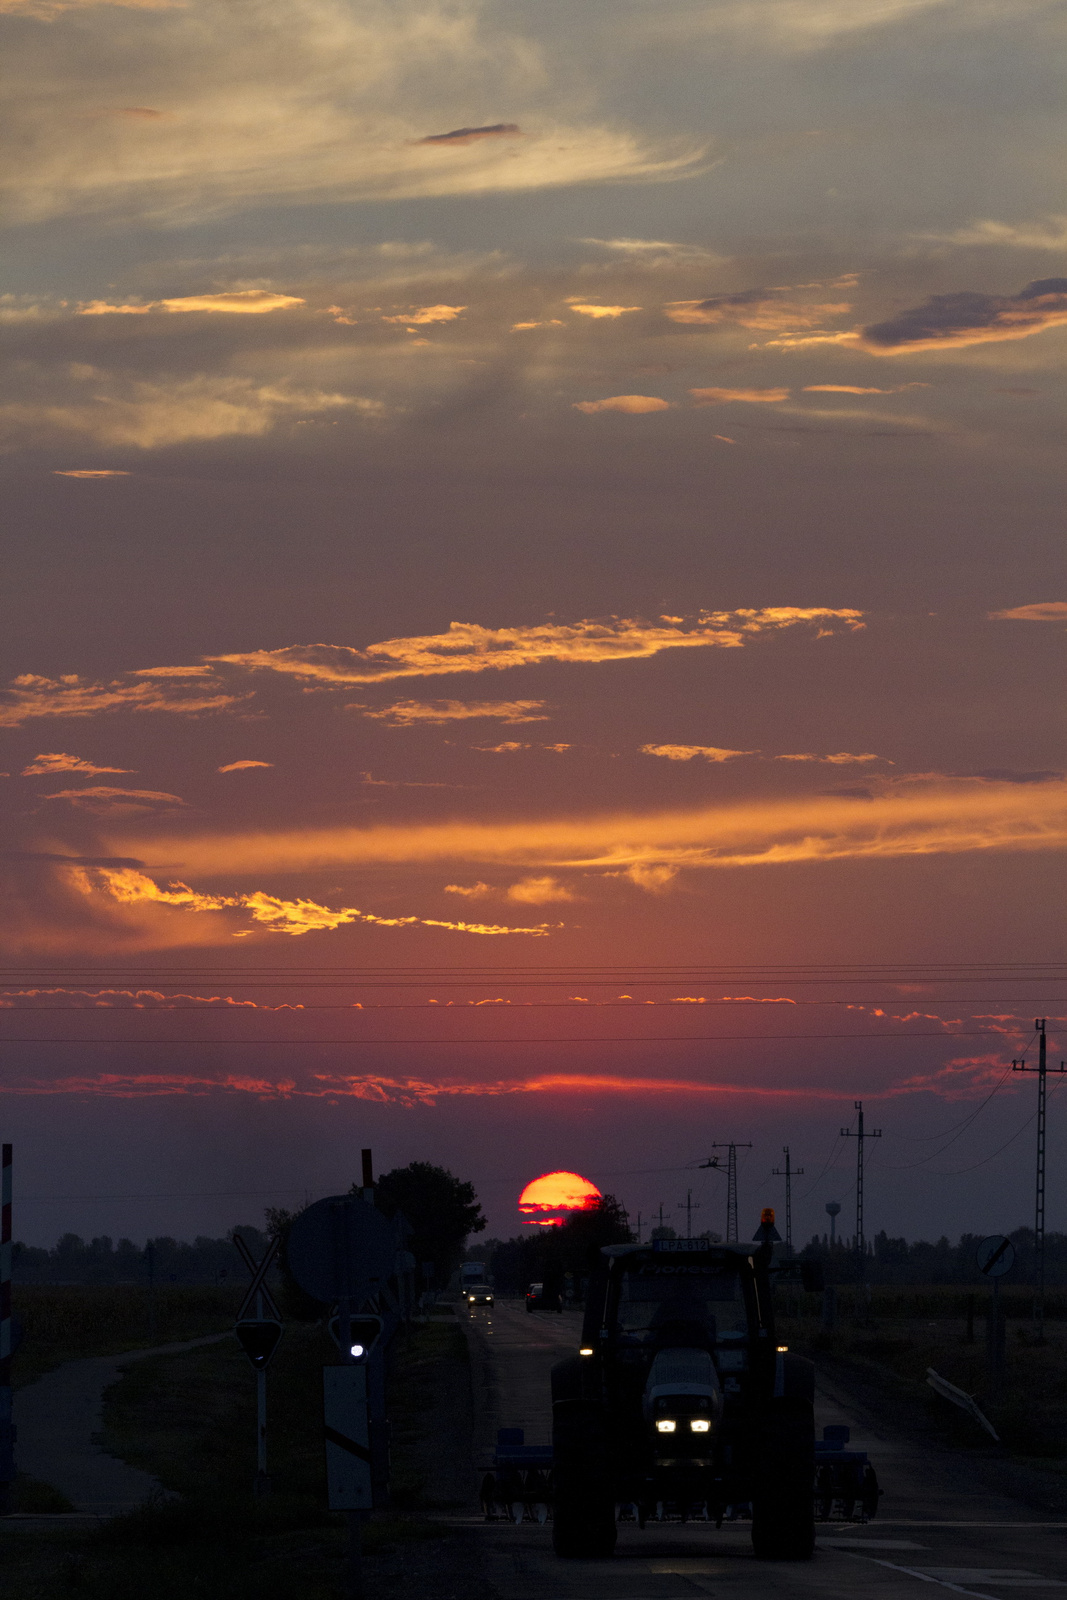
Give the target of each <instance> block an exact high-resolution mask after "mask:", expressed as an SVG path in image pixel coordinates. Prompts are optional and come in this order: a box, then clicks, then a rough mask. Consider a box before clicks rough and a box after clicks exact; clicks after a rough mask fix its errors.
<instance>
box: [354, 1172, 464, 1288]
mask: <svg viewBox="0 0 1067 1600" xmlns="http://www.w3.org/2000/svg"><path fill="white" fill-rule="evenodd" d="M358 1188H359V1185H358V1184H353V1185H352V1192H353V1193H356V1192H357V1190H358ZM374 1200H375V1204H376V1205H377V1206H378V1209H379V1210H380V1211H382V1212H384V1214H385V1215H386V1216H387V1217H392V1216H395V1215H396V1213H397V1212H398V1211H401V1212H403V1214H404V1216H405V1217H406V1218H407V1220H408V1221H409V1222H410V1224H411V1228H412V1233H411V1237H410V1238H409V1239H408V1241H407V1248H408V1249H409V1250H410V1251H411V1253H412V1255H413V1256H414V1257H415V1260H416V1261H418V1262H419V1263H420V1264H421V1263H422V1262H423V1261H432V1262H433V1268H434V1277H435V1280H436V1282H437V1283H438V1284H442V1285H443V1284H445V1283H447V1282H448V1280H449V1278H450V1277H451V1276H452V1273H453V1272H454V1271H455V1269H456V1267H457V1266H458V1265H459V1262H460V1260H461V1258H462V1256H463V1250H464V1246H465V1245H466V1242H467V1238H468V1236H469V1235H470V1234H472V1233H481V1231H482V1229H483V1228H484V1227H485V1218H484V1217H483V1216H482V1208H481V1206H480V1205H479V1203H478V1196H477V1194H476V1193H475V1191H474V1185H473V1184H472V1183H464V1182H463V1181H462V1180H461V1179H460V1178H457V1177H455V1176H454V1174H453V1173H451V1172H449V1171H448V1170H447V1168H445V1167H435V1166H433V1165H432V1164H431V1163H430V1162H429V1161H412V1162H411V1164H410V1165H409V1166H406V1167H394V1169H393V1171H392V1172H386V1173H383V1174H382V1176H381V1177H380V1178H379V1179H378V1182H377V1183H376V1184H375V1187H374Z"/></svg>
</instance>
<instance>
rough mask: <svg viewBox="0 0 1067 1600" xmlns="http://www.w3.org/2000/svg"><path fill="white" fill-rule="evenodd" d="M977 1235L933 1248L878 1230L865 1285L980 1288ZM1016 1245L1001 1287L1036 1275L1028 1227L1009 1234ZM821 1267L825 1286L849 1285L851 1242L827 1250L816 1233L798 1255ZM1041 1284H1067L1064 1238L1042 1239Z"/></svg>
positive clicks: (854, 1272)
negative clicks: (973, 1285)
mask: <svg viewBox="0 0 1067 1600" xmlns="http://www.w3.org/2000/svg"><path fill="white" fill-rule="evenodd" d="M986 1237H987V1235H985V1234H981V1233H964V1234H962V1235H961V1236H960V1238H959V1240H958V1241H957V1242H956V1243H955V1244H953V1243H952V1242H951V1241H950V1240H949V1239H948V1237H947V1236H946V1235H944V1234H942V1236H941V1238H940V1239H936V1240H934V1241H933V1242H932V1243H931V1242H930V1241H928V1240H926V1239H913V1240H912V1241H911V1242H910V1243H909V1241H908V1240H907V1239H894V1238H891V1237H890V1236H889V1234H888V1233H886V1232H885V1230H884V1229H883V1231H882V1232H881V1233H877V1234H875V1236H874V1238H873V1239H870V1240H868V1242H867V1250H866V1256H865V1260H864V1262H863V1273H862V1276H863V1278H864V1279H865V1281H866V1282H867V1283H871V1284H875V1283H885V1284H909V1283H914V1284H935V1283H939V1284H948V1283H982V1282H985V1281H986V1280H985V1279H984V1278H983V1276H982V1274H981V1273H980V1272H979V1270H978V1266H977V1263H976V1262H975V1251H976V1250H977V1248H978V1246H979V1244H980V1243H981V1242H982V1240H983V1238H986ZM1008 1238H1009V1239H1010V1240H1011V1242H1012V1244H1013V1245H1014V1246H1015V1265H1014V1267H1013V1268H1012V1270H1011V1273H1010V1274H1009V1276H1008V1277H1007V1278H1006V1279H1005V1280H1004V1281H1005V1283H1008V1284H1011V1283H1032V1282H1033V1281H1034V1276H1035V1260H1036V1258H1035V1251H1034V1239H1035V1234H1034V1230H1033V1228H1016V1229H1014V1230H1013V1232H1011V1233H1009V1234H1008ZM800 1253H801V1255H802V1256H808V1257H811V1258H815V1259H817V1260H820V1261H822V1262H823V1266H824V1270H825V1273H826V1278H827V1282H829V1283H851V1282H854V1281H855V1280H856V1279H857V1278H858V1277H859V1276H860V1272H859V1267H860V1263H859V1259H858V1257H857V1254H856V1250H855V1248H854V1246H853V1245H852V1243H851V1241H850V1240H847V1239H845V1240H841V1239H838V1240H837V1241H836V1243H835V1244H834V1245H833V1246H831V1245H830V1242H829V1239H828V1238H827V1236H826V1234H823V1235H822V1236H821V1237H820V1235H818V1234H816V1235H815V1236H814V1238H813V1239H811V1241H810V1242H809V1243H808V1244H806V1245H805V1246H804V1248H803V1250H802V1251H801V1252H800ZM1045 1281H1046V1282H1047V1283H1048V1284H1050V1285H1053V1284H1055V1285H1063V1284H1067V1233H1046V1234H1045Z"/></svg>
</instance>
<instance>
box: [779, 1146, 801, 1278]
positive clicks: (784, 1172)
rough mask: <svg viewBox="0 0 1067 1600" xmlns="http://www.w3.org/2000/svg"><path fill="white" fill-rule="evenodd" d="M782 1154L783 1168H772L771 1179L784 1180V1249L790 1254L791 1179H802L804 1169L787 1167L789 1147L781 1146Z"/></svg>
mask: <svg viewBox="0 0 1067 1600" xmlns="http://www.w3.org/2000/svg"><path fill="white" fill-rule="evenodd" d="M782 1154H783V1155H784V1156H785V1167H784V1169H783V1168H782V1167H773V1168H772V1169H771V1177H772V1178H784V1179H785V1247H786V1249H787V1250H788V1251H789V1252H790V1254H791V1253H792V1250H793V1179H794V1178H802V1177H803V1176H804V1168H803V1167H791V1166H790V1165H789V1146H788V1145H787V1144H784V1145H783V1146H782Z"/></svg>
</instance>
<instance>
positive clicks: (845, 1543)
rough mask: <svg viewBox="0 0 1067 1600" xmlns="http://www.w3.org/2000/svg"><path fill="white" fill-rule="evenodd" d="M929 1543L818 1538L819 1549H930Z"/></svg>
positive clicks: (901, 1540) (911, 1540) (900, 1540)
mask: <svg viewBox="0 0 1067 1600" xmlns="http://www.w3.org/2000/svg"><path fill="white" fill-rule="evenodd" d="M929 1548H930V1546H929V1545H928V1544H916V1543H915V1540H914V1539H835V1538H830V1537H829V1536H827V1537H826V1538H819V1539H817V1540H816V1549H818V1550H929Z"/></svg>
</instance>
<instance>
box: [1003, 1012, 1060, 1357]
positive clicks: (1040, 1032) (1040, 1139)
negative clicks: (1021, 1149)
mask: <svg viewBox="0 0 1067 1600" xmlns="http://www.w3.org/2000/svg"><path fill="white" fill-rule="evenodd" d="M1045 1020H1046V1019H1045V1018H1044V1017H1037V1018H1035V1020H1034V1027H1035V1028H1036V1029H1037V1066H1036V1067H1028V1066H1027V1065H1026V1058H1025V1056H1024V1057H1023V1059H1022V1060H1021V1061H1013V1062H1012V1064H1011V1070H1012V1071H1013V1072H1036V1073H1037V1183H1036V1189H1035V1195H1034V1331H1035V1334H1036V1336H1037V1342H1038V1344H1044V1342H1045V1095H1046V1083H1045V1079H1046V1075H1047V1074H1048V1072H1049V1070H1050V1068H1049V1065H1048V1060H1047V1051H1046V1042H1045ZM1051 1071H1053V1072H1067V1065H1065V1064H1064V1063H1063V1062H1062V1061H1061V1062H1060V1064H1059V1066H1058V1067H1052V1068H1051Z"/></svg>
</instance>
